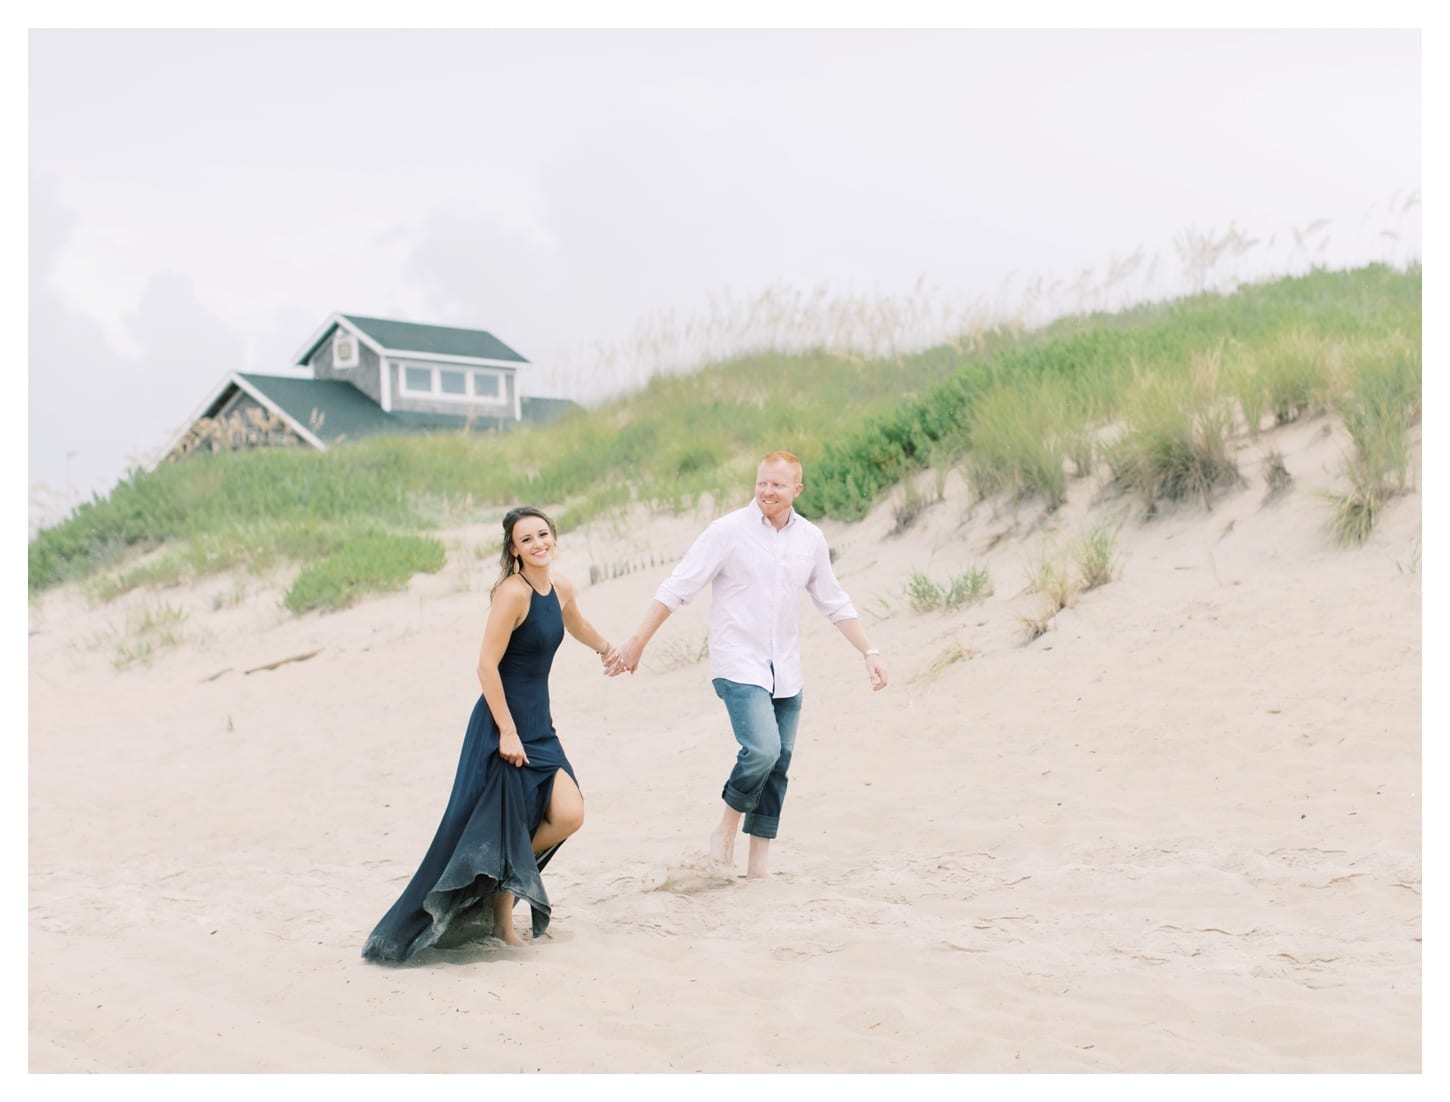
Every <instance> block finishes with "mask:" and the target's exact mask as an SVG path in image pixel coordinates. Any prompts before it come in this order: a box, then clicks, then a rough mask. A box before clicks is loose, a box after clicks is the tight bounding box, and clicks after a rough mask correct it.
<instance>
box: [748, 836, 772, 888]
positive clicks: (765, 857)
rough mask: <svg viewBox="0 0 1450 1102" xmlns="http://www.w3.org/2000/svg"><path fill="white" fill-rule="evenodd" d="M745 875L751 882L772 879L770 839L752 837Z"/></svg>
mask: <svg viewBox="0 0 1450 1102" xmlns="http://www.w3.org/2000/svg"><path fill="white" fill-rule="evenodd" d="M745 875H746V876H747V877H748V878H749V879H751V880H769V879H770V839H769V838H760V837H757V836H755V835H751V837H750V857H749V860H747V862H746V864H745Z"/></svg>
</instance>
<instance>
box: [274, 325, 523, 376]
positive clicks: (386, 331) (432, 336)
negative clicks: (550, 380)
mask: <svg viewBox="0 0 1450 1102" xmlns="http://www.w3.org/2000/svg"><path fill="white" fill-rule="evenodd" d="M340 316H341V317H343V318H346V319H347V321H348V323H349V324H350V325H355V326H356V327H357V328H358V329H359V330H361V331H362V332H363V333H366V334H367V335H368V336H369V337H371V338H372V339H373V340H375V341H377V343H378V344H380V345H382V347H383V348H385V349H386V350H387V351H389V352H422V353H425V354H428V353H431V354H433V355H439V356H467V357H470V358H472V359H477V360H503V361H506V362H510V363H520V364H526V363H528V362H529V361H528V360H526V359H524V358H523V357H522V356H520V355H519V354H518V353H517V352H515V351H514V350H513V349H512V348H510V347H509V346H508V345H506V344H504V343H503V341H501V340H499V339H498V338H497V337H495V336H494V335H493V334H492V333H486V332H484V331H483V330H482V329H457V328H455V327H453V326H451V325H419V324H417V323H415V322H411V321H389V320H387V319H386V318H365V317H360V316H359V315H357V314H342V315H340ZM335 328H336V326H328V327H327V329H326V330H325V331H324V332H323V334H322V336H320V337H318V339H317V340H316V341H314V342H313V344H312V346H311V347H310V348H308V349H307V351H306V352H304V353H303V354H302V355H301V356H300V357H299V358H298V360H297V362H298V363H306V362H307V359H308V357H309V356H311V355H312V353H313V352H315V351H317V346H318V345H320V344H321V343H322V342H323V341H325V340H327V339H328V338H329V337H330V336H331V334H332V331H333V329H335Z"/></svg>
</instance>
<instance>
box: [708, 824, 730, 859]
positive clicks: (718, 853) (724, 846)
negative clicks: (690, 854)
mask: <svg viewBox="0 0 1450 1102" xmlns="http://www.w3.org/2000/svg"><path fill="white" fill-rule="evenodd" d="M709 853H710V860H712V861H718V862H719V863H720V864H722V865H733V864H734V863H735V833H734V832H733V831H729V830H726V829H725V827H724V826H723V825H721V826H717V827H716V828H715V829H714V830H712V831H711V832H710V845H709Z"/></svg>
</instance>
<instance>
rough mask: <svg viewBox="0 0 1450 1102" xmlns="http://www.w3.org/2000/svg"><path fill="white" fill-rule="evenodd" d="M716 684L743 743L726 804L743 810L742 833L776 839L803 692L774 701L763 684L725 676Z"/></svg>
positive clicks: (727, 785)
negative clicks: (746, 683)
mask: <svg viewBox="0 0 1450 1102" xmlns="http://www.w3.org/2000/svg"><path fill="white" fill-rule="evenodd" d="M712 684H713V685H714V686H715V694H716V695H717V696H718V697H719V698H720V699H721V700H723V701H724V702H725V710H726V711H727V712H729V714H730V726H731V727H732V728H733V729H734V731H735V741H736V742H738V743H739V744H740V752H739V753H738V754H736V755H735V767H734V768H733V769H732V770H731V771H730V779H729V780H727V781H726V782H725V787H724V789H723V790H722V791H721V793H720V797H721V799H723V800H724V801H725V803H726V805H727V806H729V807H731V808H733V809H734V810H736V811H740V812H744V814H745V818H744V820H743V821H742V823H741V827H740V829H741V830H742V831H744V832H745V833H746V834H752V835H754V836H756V837H757V838H774V837H775V832H776V830H777V829H779V827H780V809H781V805H782V804H784V803H785V788H786V784H787V782H788V781H789V777H788V776H787V773H788V771H789V769H790V757H791V751H792V750H794V749H795V732H796V726H797V724H798V723H799V722H800V716H801V696H802V694H801V693H796V694H795V696H788V697H773V696H771V695H770V693H769V692H768V691H767V690H765V689H762V688H761V687H760V686H759V685H742V684H740V682H738V681H727V680H726V679H725V678H723V677H717V678H715V679H714V680H713V682H712Z"/></svg>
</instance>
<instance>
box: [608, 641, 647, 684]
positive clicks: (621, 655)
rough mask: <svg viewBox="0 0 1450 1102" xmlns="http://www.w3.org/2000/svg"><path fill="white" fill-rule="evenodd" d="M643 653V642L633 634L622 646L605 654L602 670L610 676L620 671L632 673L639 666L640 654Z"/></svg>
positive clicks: (620, 672)
mask: <svg viewBox="0 0 1450 1102" xmlns="http://www.w3.org/2000/svg"><path fill="white" fill-rule="evenodd" d="M642 654H644V644H643V643H641V642H639V640H638V639H636V638H635V637H634V636H630V638H629V640H628V641H627V642H626V643H625V644H624V646H622V647H617V648H615V649H614V650H612V651H610V653H609V654H608V655H606V656H605V660H604V672H605V673H606V674H608V675H609V676H610V677H618V676H619V675H620V674H622V673H626V672H628V673H634V671H635V670H637V669H638V668H639V659H640V656H641V655H642Z"/></svg>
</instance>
